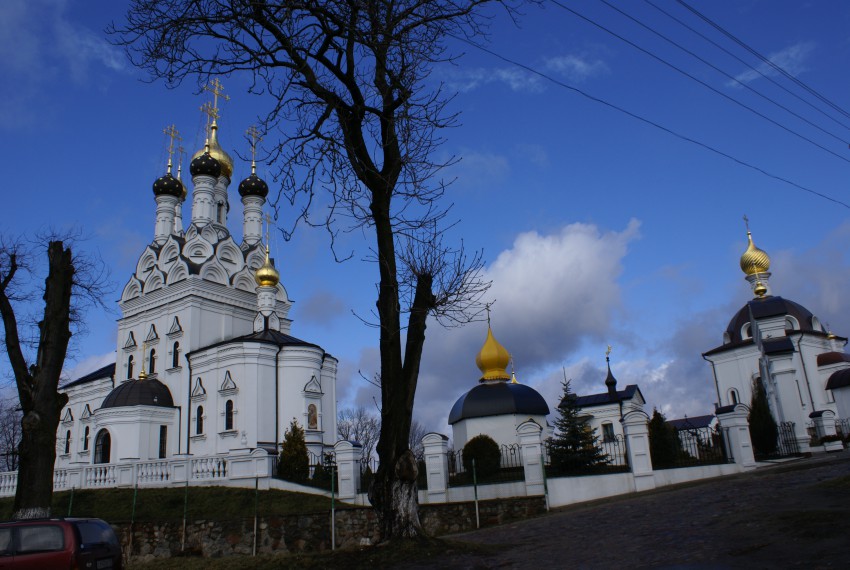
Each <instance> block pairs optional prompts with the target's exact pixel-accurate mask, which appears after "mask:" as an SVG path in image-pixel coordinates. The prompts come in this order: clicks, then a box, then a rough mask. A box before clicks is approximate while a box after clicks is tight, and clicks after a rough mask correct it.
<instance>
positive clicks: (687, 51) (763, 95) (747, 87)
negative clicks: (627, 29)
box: [599, 0, 850, 146]
mask: <svg viewBox="0 0 850 570" xmlns="http://www.w3.org/2000/svg"><path fill="white" fill-rule="evenodd" d="M599 1H600V2H602V3H603V4H605V5H606V6H608V7H609V8H611V9H612V10H615V11H616V12H617V13H619V14H621V15H623V16H624V17H626V18H628V19H629V20H631V21H632V22H634V23H636V24H637V25H639V26H640V27H642V28H644V29H645V30H647V31H649V32H652V33H653V34H655V35H656V36H658V37H659V38H661V39H663V40H664V41H666V42H668V43H670V44H672V45H674V46H676V47H677V48H679V49H680V50H682V51H683V52H685V53H686V54H688V55H690V56H691V57H693V58H695V59H696V60H698V61H700V62H702V63H703V64H705V65H707V66H708V67H710V68H711V69H713V70H714V71H716V72H717V73H719V74H721V75H723V76H724V77H726V78H727V79H730V80H732V81H734V82H735V83H737V84H738V85H740V86H741V87H743V88H744V89H748V90H749V91H751V92H753V93H755V94H756V95H758V96H759V97H761V98H762V99H764V100H765V101H768V102H770V103H773V104H774V105H776V106H777V107H779V108H780V109H782V110H783V111H785V112H787V113H788V114H790V115H793V116H794V117H797V118H798V119H800V120H801V121H803V122H804V123H806V124H808V125H809V126H812V127H814V128H816V129H818V130H819V131H821V132H822V133H824V134H827V135H829V136H831V137H832V138H834V139H835V140H837V141H838V142H840V143H842V144H843V145H845V146H850V144H848V142H847V141H846V140H844V139H842V138H841V137H840V136H838V135H836V134H834V133H832V132H830V131H828V130H826V129H824V128H823V127H821V126H820V125H816V124H815V123H813V122H811V121H810V120H808V119H807V118H805V117H803V116H802V115H799V114H797V113H795V112H794V111H792V110H791V109H789V108H788V107H786V106H785V105H783V104H781V103H779V102H777V101H775V100H773V99H771V98H770V97H768V96H767V95H765V94H764V93H762V92H761V91H758V90H757V89H753V88H752V87H750V86H749V85H747V84H746V83H744V82H743V81H740V80H739V79H737V78H736V77H733V76H731V75H729V74H728V73H726V72H725V71H723V70H722V69H720V68H719V67H717V66H716V65H714V64H713V63H711V62H709V61H707V60H705V59H704V58H702V57H700V56H699V55H697V54H696V53H694V52H692V51H691V50H689V49H688V48H686V47H684V46H683V45H681V44H679V43H678V42H676V41H674V40H672V39H670V38H668V37H667V36H665V35H664V34H662V33H661V32H659V31H657V30H654V29H652V28H651V27H649V26H648V25H646V24H645V23H643V22H641V21H640V20H638V19H637V18H635V17H633V16H631V15H630V14H627V13H626V12H624V11H623V10H621V9H620V8H617V7H616V6H614V5H612V4H611V3H609V2H608V1H607V0H599Z"/></svg>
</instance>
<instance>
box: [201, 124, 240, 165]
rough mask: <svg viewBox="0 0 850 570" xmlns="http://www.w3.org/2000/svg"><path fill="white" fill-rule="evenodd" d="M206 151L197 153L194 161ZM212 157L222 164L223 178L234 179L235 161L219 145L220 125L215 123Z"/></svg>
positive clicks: (212, 133) (212, 130)
mask: <svg viewBox="0 0 850 570" xmlns="http://www.w3.org/2000/svg"><path fill="white" fill-rule="evenodd" d="M205 150H206V149H204V148H202V149H201V150H199V151H198V152H196V153H195V154H194V156H192V160H195V159H196V158H198V157H199V156H201V155H202V154H204V151H205ZM210 156H211V157H213V158H214V159H216V160H217V161H218V162H219V164H221V174H222V176H227V178H228V179H230V178H232V177H233V159H232V158H230V155H229V154H227V152H225V150H224V149H223V148H221V145H220V144H219V143H218V125H217V124H215V123H213V124H212V126H211V127H210Z"/></svg>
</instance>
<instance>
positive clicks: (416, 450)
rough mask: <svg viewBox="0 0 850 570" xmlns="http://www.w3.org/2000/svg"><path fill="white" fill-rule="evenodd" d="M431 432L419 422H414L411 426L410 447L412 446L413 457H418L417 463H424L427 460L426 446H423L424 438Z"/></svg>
mask: <svg viewBox="0 0 850 570" xmlns="http://www.w3.org/2000/svg"><path fill="white" fill-rule="evenodd" d="M429 431H431V430H429V429H428V428H426V427H425V426H424V425H423V424H422V422H420V421H419V420H413V421H412V422H411V424H410V437H409V439H408V445H409V446H410V450H411V451H412V452H413V456H414V457H416V461H422V460H424V459H425V446H424V445H422V438H423V437H425V436H426V435H427V434H428V432H429Z"/></svg>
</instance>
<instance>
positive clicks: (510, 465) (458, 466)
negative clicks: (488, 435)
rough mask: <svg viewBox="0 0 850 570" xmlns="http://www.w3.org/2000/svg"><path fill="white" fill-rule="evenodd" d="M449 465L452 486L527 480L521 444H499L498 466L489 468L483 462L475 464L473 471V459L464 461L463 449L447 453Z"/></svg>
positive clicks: (450, 484) (449, 482)
mask: <svg viewBox="0 0 850 570" xmlns="http://www.w3.org/2000/svg"><path fill="white" fill-rule="evenodd" d="M446 458H447V459H448V465H449V481H448V484H449V486H450V487H461V486H464V485H473V484H475V483H476V482H477V483H478V484H479V485H487V484H490V483H510V482H513V481H524V480H525V469H524V468H523V465H522V449H521V448H520V446H519V445H517V444H514V445H501V446H499V462H498V466H496V465H494V466H493V468H492V469H489V468H488V467H487V466H486V465H485V464H484V463H483V462H482V464H480V465H479V464H476V465H475V472H474V473H473V468H472V467H473V465H472V461H471V460H469V459H468V460H467V461H464V457H463V450H462V449H459V450H457V451H452V450H449V451H448V452H447V453H446Z"/></svg>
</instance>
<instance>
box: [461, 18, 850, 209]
mask: <svg viewBox="0 0 850 570" xmlns="http://www.w3.org/2000/svg"><path fill="white" fill-rule="evenodd" d="M447 35H448V36H449V37H452V38H454V39H455V40H457V41H460V42H463V43H465V44H467V45H469V46H472V47H474V48H476V49H478V50H481V51H483V52H484V53H487V54H489V55H491V56H493V57H495V58H497V59H500V60H502V61H504V62H505V63H508V64H510V65H513V66H516V67H519V68H521V69H524V70H526V71H528V72H529V73H532V74H534V75H537V76H539V77H542V78H543V79H546V80H547V81H550V82H551V83H554V84H555V85H558V86H559V87H563V88H564V89H568V90H570V91H572V92H574V93H578V94H579V95H581V96H582V97H585V98H586V99H590V100H591V101H593V102H595V103H599V104H601V105H605V106H606V107H608V108H610V109H614V110H615V111H619V112H620V113H623V114H624V115H627V116H629V117H631V118H633V119H636V120H638V121H640V122H642V123H644V124H647V125H650V126H652V127H655V128H656V129H659V130H661V131H664V132H665V133H667V134H669V135H672V136H674V137H676V138H678V139H681V140H683V141H687V142H689V143H691V144H694V145H696V146H698V147H701V148H704V149H705V150H708V151H710V152H712V153H714V154H717V155H719V156H722V157H724V158H727V159H729V160H731V161H732V162H735V163H737V164H739V165H741V166H744V167H746V168H749V169H751V170H755V171H756V172H758V173H760V174H763V175H764V176H767V177H768V178H772V179H774V180H778V181H780V182H783V183H785V184H788V185H789V186H793V187H794V188H797V189H798V190H802V191H803V192H808V193H809V194H813V195H815V196H818V197H820V198H823V199H824V200H829V201H830V202H833V203H835V204H838V205H840V206H843V207H845V208H847V209H849V210H850V204H847V203H846V202H842V201H841V200H838V199H836V198H833V197H831V196H828V195H826V194H823V193H822V192H818V191H817V190H813V189H811V188H807V187H806V186H803V185H802V184H797V183H796V182H794V181H792V180H788V179H787V178H783V177H781V176H778V175H776V174H772V173H770V172H768V171H766V170H764V169H763V168H761V167H758V166H756V165H754V164H751V163H749V162H746V161H745V160H742V159H740V158H736V157H734V156H732V155H731V154H728V153H726V152H723V151H722V150H719V149H717V148H715V147H713V146H711V145H709V144H707V143H704V142H701V141H698V140H696V139H694V138H691V137H689V136H687V135H683V134H681V133H678V132H676V131H674V130H672V129H670V128H668V127H665V126H663V125H661V124H659V123H656V122H655V121H653V120H651V119H647V118H646V117H643V116H641V115H638V114H637V113H633V112H632V111H629V110H627V109H625V108H623V107H620V106H619V105H615V104H614V103H610V102H608V101H606V100H604V99H601V98H599V97H596V96H594V95H591V94H589V93H587V92H585V91H583V90H581V89H579V88H578V87H574V86H572V85H569V84H568V83H565V82H563V81H561V80H559V79H555V78H554V77H552V76H550V75H547V74H546V73H543V72H542V71H539V70H537V69H534V68H533V67H531V66H528V65H525V64H524V63H520V62H518V61H516V60H513V59H510V58H508V57H506V56H503V55H501V54H499V53H496V52H494V51H493V50H491V49H489V48H486V47H484V46H482V45H480V44H478V43H475V42H473V41H472V40H470V39H467V38H464V37H461V36H458V35H455V34H451V33H449V34H447Z"/></svg>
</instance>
